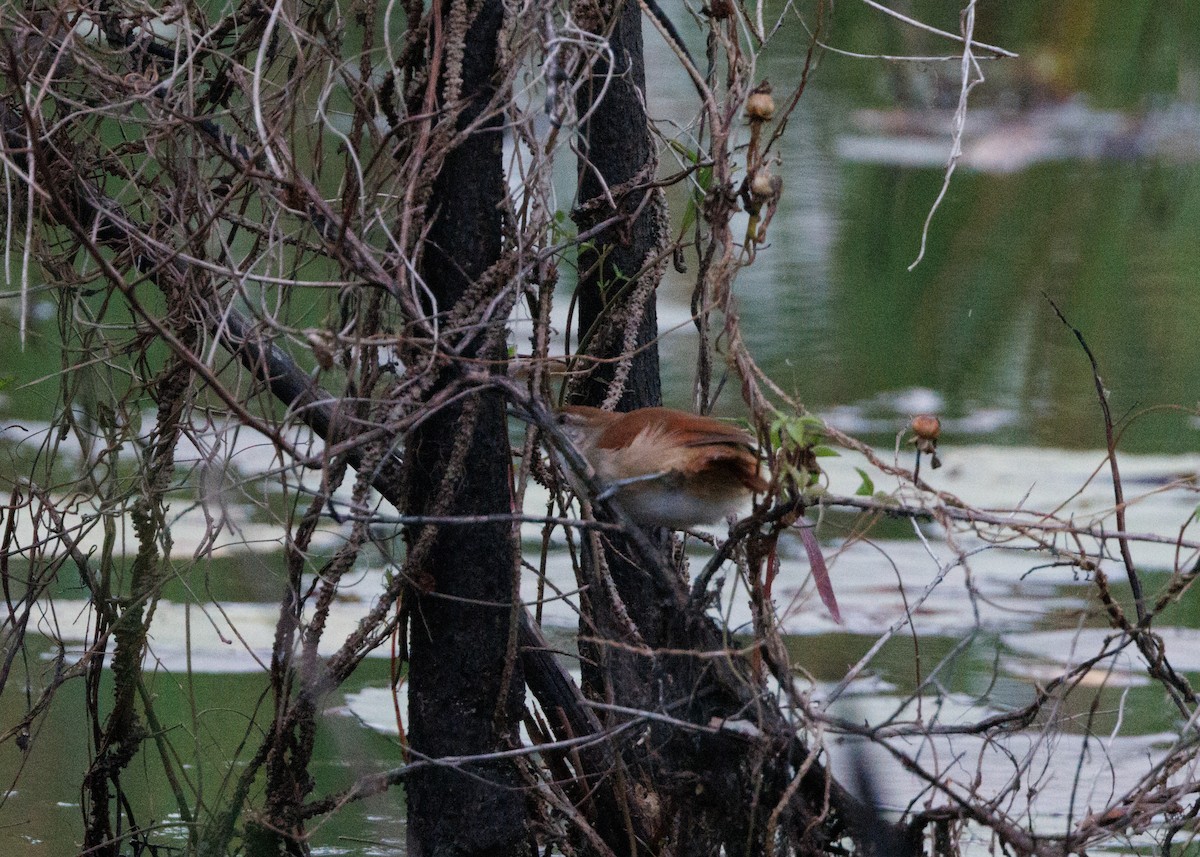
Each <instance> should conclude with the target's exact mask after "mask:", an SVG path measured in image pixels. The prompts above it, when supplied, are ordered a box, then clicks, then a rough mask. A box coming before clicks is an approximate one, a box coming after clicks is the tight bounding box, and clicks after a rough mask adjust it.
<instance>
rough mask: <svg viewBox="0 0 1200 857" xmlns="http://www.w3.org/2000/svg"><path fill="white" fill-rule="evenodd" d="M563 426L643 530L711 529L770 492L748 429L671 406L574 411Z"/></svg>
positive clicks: (563, 415)
mask: <svg viewBox="0 0 1200 857" xmlns="http://www.w3.org/2000/svg"><path fill="white" fill-rule="evenodd" d="M559 420H560V422H561V424H562V426H563V428H564V429H565V430H566V433H567V436H568V437H569V438H570V439H571V442H572V443H574V444H575V446H576V447H577V448H578V449H579V451H580V452H581V453H582V454H583V457H584V458H585V459H587V462H588V464H590V465H591V466H592V469H593V470H595V471H596V475H597V476H598V477H599V478H600V481H601V482H602V483H604V484H605V486H606V489H605V491H604V492H603V495H602V497H601V499H605V498H607V497H615V498H616V500H617V502H618V503H620V505H621V508H623V509H624V510H625V511H626V513H628V515H629V516H630V517H631V518H633V520H635V521H637V522H638V523H640V524H647V525H650V526H655V527H668V528H670V529H674V530H682V529H687V528H688V527H692V526H695V525H696V524H711V523H715V522H716V521H719V520H721V519H722V518H724V517H725V516H727V515H729V514H730V513H732V512H736V511H737V510H738V509H740V508H742V506H743V504H744V503H745V500H746V498H747V497H749V496H750V494H751V493H761V492H763V491H766V490H767V482H766V480H765V479H763V478H762V476H760V475H759V461H758V454H757V452H756V451H755V448H754V441H753V439H752V438H751V437H750V435H749V434H747V433H746V432H745V431H743V430H741V429H739V428H736V427H734V426H731V425H729V424H727V423H723V422H721V421H719V420H714V419H712V418H711V417H701V416H697V415H695V414H689V413H687V412H685V411H677V410H673V409H671V408H640V409H638V410H636V411H630V412H629V413H623V414H622V413H610V412H608V411H602V410H600V409H599V408H589V407H584V406H582V405H568V406H567V407H565V408H563V409H562V411H561V412H560V414H559Z"/></svg>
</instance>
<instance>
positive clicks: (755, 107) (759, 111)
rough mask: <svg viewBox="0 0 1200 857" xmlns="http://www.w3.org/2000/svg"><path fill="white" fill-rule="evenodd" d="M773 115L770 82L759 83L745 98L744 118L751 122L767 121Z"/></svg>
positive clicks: (773, 108) (773, 104) (773, 105)
mask: <svg viewBox="0 0 1200 857" xmlns="http://www.w3.org/2000/svg"><path fill="white" fill-rule="evenodd" d="M774 116H775V99H774V98H772V97H771V84H769V83H767V82H766V81H765V80H764V81H763V82H762V83H760V84H759V85H758V86H757V87H756V88H755V89H754V91H753V92H751V93H750V97H749V98H747V99H746V118H748V119H749V120H750V121H751V122H769V121H771V119H772V118H774Z"/></svg>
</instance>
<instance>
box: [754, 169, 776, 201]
mask: <svg viewBox="0 0 1200 857" xmlns="http://www.w3.org/2000/svg"><path fill="white" fill-rule="evenodd" d="M774 193H775V181H774V176H772V175H771V171H770V170H768V169H767V168H766V167H763V168H762V169H761V170H759V171H758V172H757V173H755V174H754V178H752V179H751V180H750V196H751V197H753V198H754V201H755V202H765V201H766V200H768V199H770V198H771V196H772V194H774Z"/></svg>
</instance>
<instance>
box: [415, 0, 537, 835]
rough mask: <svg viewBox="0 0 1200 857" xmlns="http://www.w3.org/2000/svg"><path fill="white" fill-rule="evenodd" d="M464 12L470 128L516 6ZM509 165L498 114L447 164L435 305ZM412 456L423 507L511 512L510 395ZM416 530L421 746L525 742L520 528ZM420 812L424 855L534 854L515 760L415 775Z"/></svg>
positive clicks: (450, 286) (460, 277) (426, 430)
mask: <svg viewBox="0 0 1200 857" xmlns="http://www.w3.org/2000/svg"><path fill="white" fill-rule="evenodd" d="M445 5H446V6H449V5H451V4H449V3H447V4H445ZM435 8H436V4H435ZM443 8H444V7H443ZM464 10H465V12H466V14H467V15H468V16H473V17H474V20H473V22H472V24H471V25H470V27H469V28H468V30H467V33H466V36H465V44H464V51H463V64H462V88H461V98H462V99H463V100H464V101H465V102H466V104H467V106H466V108H465V109H464V110H463V112H462V113H461V114H460V116H459V119H458V128H459V129H460V130H461V129H463V128H465V127H466V126H467V124H468V123H469V122H471V121H472V120H474V119H475V118H476V117H477V116H478V115H479V114H480V111H481V110H482V109H483V107H484V106H485V105H486V104H487V103H488V101H489V100H490V99H491V97H492V95H493V94H494V92H495V86H494V84H493V82H492V76H493V75H494V74H495V70H496V45H497V38H498V34H499V30H500V24H501V21H502V18H503V5H502V3H501V2H500V0H481V2H473V3H466V4H465V5H464V9H456V10H453V11H451V12H450V13H449V14H448V15H447V16H446V20H445V21H443V27H444V28H449V27H451V26H452V25H453V18H454V16H455V12H456V11H464ZM435 14H437V12H436V11H435ZM448 38H449V39H453V38H454V35H453V34H452V33H451V34H450V35H449V36H448ZM501 166H502V165H501V131H500V128H499V122H498V121H489V122H487V123H485V124H484V125H483V126H482V127H481V128H479V129H478V130H476V131H475V132H474V133H472V134H471V135H470V136H468V137H467V138H466V139H465V140H463V141H462V142H461V143H460V144H459V145H457V146H456V147H455V148H454V149H453V151H451V152H450V153H449V154H448V156H447V157H446V160H445V162H444V164H443V166H442V169H441V171H440V173H439V174H438V177H437V179H436V182H435V184H434V188H433V193H432V196H431V198H430V203H429V207H428V211H429V217H430V219H431V226H430V229H429V233H428V238H427V242H426V247H425V251H424V264H423V266H422V275H423V277H424V280H425V284H426V286H427V287H428V288H429V290H430V292H431V294H432V296H433V298H434V300H435V301H436V308H433V307H431V309H434V310H435V311H438V310H440V311H441V312H442V313H445V312H446V311H448V310H452V309H453V308H455V307H457V306H458V304H459V303H460V301H461V300H462V299H463V298H464V296H466V295H467V293H468V292H469V290H470V289H471V287H472V286H473V285H475V284H476V281H477V280H478V279H479V277H480V276H481V275H482V274H483V273H484V272H485V271H486V270H488V268H489V267H490V266H491V265H493V264H494V263H495V262H496V260H497V259H499V257H500V252H501V236H500V229H501V222H500V213H499V208H498V205H499V204H500V202H501V200H502V199H503V197H504V193H505V186H504V180H503V174H502V172H501ZM503 285H504V283H502V282H501V283H498V284H496V287H500V286H503ZM493 296H494V294H483V295H482V296H481V297H480V299H481V300H483V301H485V302H486V301H488V300H490V299H491V298H492V297H493ZM499 323H501V324H502V323H503V319H501V320H500V322H499ZM472 333H476V334H478V331H472ZM473 342H474V343H476V344H474V345H472V346H470V347H468V348H467V349H465V353H464V354H463V356H464V357H466V358H477V357H484V358H488V359H492V360H502V359H503V358H504V345H505V342H504V337H503V335H476V337H475V339H474V340H473ZM447 345H450V346H453V345H454V343H440V344H439V346H438V348H439V351H442V353H447V351H446V346H447ZM462 370H463V366H462V365H459V364H450V365H447V366H445V367H443V368H442V369H441V372H440V376H439V379H438V384H437V385H436V387H435V389H439V388H444V387H445V386H446V385H447V384H450V383H453V382H454V381H455V380H457V379H459V378H460V377H461V375H462ZM405 455H406V459H407V461H406V465H407V468H408V486H409V490H408V497H409V503H408V507H409V508H408V511H409V512H410V513H412V514H422V513H429V514H443V515H486V514H495V513H501V514H503V513H507V512H509V511H511V509H512V499H511V497H512V492H511V486H510V482H509V471H508V462H509V442H508V431H507V425H506V419H505V412H504V401H503V399H502V398H501V396H500V395H499V394H497V393H495V392H477V393H473V394H471V395H470V396H468V397H466V398H465V399H461V400H459V401H457V402H456V403H454V404H452V405H449V406H447V407H443V408H441V409H440V410H438V411H437V412H436V413H434V414H432V415H431V416H430V418H429V419H428V420H426V421H425V422H424V423H423V424H422V425H421V426H420V428H418V429H417V430H416V431H414V432H413V433H412V434H411V435H410V436H409V438H408V439H407V443H406V450H405ZM406 538H407V541H408V545H409V552H410V553H409V559H410V562H411V561H412V560H413V559H414V558H417V560H418V562H417V564H416V565H415V568H416V569H417V572H416V580H414V581H413V583H414V586H413V587H412V588H411V589H410V593H411V596H412V601H411V604H410V616H411V619H410V623H409V627H410V631H411V640H410V659H409V667H410V672H409V718H410V724H409V729H410V732H409V737H410V739H411V742H412V748H413V750H414V751H416V752H417V753H418V754H420V755H421V756H428V757H432V758H435V759H436V758H439V757H443V756H468V755H476V754H486V753H491V752H495V751H498V750H504V749H508V748H509V747H511V746H513V745H514V744H515V742H516V740H517V731H516V730H517V724H518V722H519V717H520V712H521V708H522V698H523V697H522V687H523V678H522V675H521V670H520V665H519V664H506V657H505V655H506V652H507V651H508V649H509V628H510V615H511V612H510V608H509V607H508V606H507V605H510V604H511V603H512V601H513V598H514V597H515V593H514V592H513V587H512V577H513V565H514V560H515V554H514V545H513V532H512V528H511V526H510V525H508V524H507V523H503V522H501V523H492V524H480V525H478V526H477V527H472V528H469V529H468V528H465V527H445V528H441V529H435V528H423V527H412V528H410V529H409V530H408V532H407V534H406ZM506 667H507V668H506ZM408 813H409V825H408V848H409V854H411V855H414V857H433V855H456V857H466V855H517V854H518V853H521V854H523V853H526V847H527V846H526V829H525V798H524V795H523V793H522V789H521V782H520V779H519V773H518V771H517V769H516V767H515V766H514V765H513V764H512V763H511V762H491V763H478V764H471V765H457V766H452V767H451V766H448V767H444V768H432V769H427V770H423V771H421V772H419V773H416V774H414V775H413V776H412V777H411V778H410V779H409V781H408Z"/></svg>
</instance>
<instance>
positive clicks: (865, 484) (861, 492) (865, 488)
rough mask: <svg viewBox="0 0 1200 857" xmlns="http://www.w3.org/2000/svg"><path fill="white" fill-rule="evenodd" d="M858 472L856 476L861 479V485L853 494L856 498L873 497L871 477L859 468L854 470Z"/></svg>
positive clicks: (873, 490)
mask: <svg viewBox="0 0 1200 857" xmlns="http://www.w3.org/2000/svg"><path fill="white" fill-rule="evenodd" d="M854 469H855V470H857V471H858V476H859V478H860V479H862V483H861V484H860V485H859V486H858V490H857V491H855V492H854V494H855V496H858V497H873V496H874V495H875V483H874V482H872V481H871V477H870V476H868V475H867V471H865V470H863V469H862V468H861V467H856V468H854Z"/></svg>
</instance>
